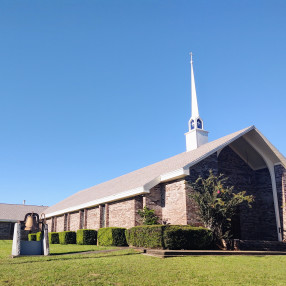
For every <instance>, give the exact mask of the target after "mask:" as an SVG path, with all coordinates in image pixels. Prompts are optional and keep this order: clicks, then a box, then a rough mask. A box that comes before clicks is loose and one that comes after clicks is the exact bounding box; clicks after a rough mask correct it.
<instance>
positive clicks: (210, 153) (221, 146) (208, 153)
mask: <svg viewBox="0 0 286 286" xmlns="http://www.w3.org/2000/svg"><path fill="white" fill-rule="evenodd" d="M253 129H255V126H254V125H252V126H250V127H249V128H247V129H246V130H245V131H243V132H241V133H239V134H238V135H236V136H235V137H233V138H232V139H229V140H228V141H226V142H225V143H223V144H221V145H219V146H218V147H216V148H214V149H212V150H210V151H209V152H207V153H205V154H204V155H203V156H201V157H199V158H198V159H196V160H194V161H193V162H191V163H189V164H187V165H185V166H184V167H183V168H184V169H187V168H190V167H192V166H194V165H195V164H197V163H199V162H200V161H202V160H204V159H205V158H207V157H209V156H210V155H212V154H214V153H216V152H217V151H218V150H220V149H223V148H224V147H226V146H228V145H229V144H230V143H232V142H234V141H235V140H236V139H238V138H239V137H242V136H243V135H245V134H246V133H248V132H249V131H251V130H253Z"/></svg>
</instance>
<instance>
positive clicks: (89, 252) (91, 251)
mask: <svg viewBox="0 0 286 286" xmlns="http://www.w3.org/2000/svg"><path fill="white" fill-rule="evenodd" d="M126 249H129V247H118V248H115V249H106V250H90V251H78V252H69V253H52V254H51V255H74V254H97V253H107V252H115V251H120V250H126Z"/></svg>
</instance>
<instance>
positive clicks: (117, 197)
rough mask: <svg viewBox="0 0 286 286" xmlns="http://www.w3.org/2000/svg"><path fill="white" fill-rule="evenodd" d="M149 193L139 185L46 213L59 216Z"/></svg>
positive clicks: (47, 215)
mask: <svg viewBox="0 0 286 286" xmlns="http://www.w3.org/2000/svg"><path fill="white" fill-rule="evenodd" d="M146 193H148V191H146V190H145V189H144V188H143V187H139V188H136V189H132V190H128V191H125V192H121V193H118V194H116V195H111V196H107V197H104V198H101V199H98V200H94V201H90V202H87V203H84V204H80V205H76V206H72V207H69V208H66V209H63V210H60V211H55V212H52V213H49V214H46V218H50V217H52V216H58V215H62V214H64V213H69V212H73V211H78V210H80V209H84V208H90V207H94V206H97V205H100V204H104V203H109V202H113V201H117V200H120V199H126V198H130V197H133V196H137V195H141V194H146Z"/></svg>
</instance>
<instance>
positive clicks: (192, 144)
mask: <svg viewBox="0 0 286 286" xmlns="http://www.w3.org/2000/svg"><path fill="white" fill-rule="evenodd" d="M190 56H191V62H190V63H191V96H192V115H191V118H190V120H189V132H187V133H186V134H185V135H186V146H187V151H191V150H194V149H197V148H198V147H200V146H201V145H203V144H205V143H207V142H208V132H207V131H205V130H204V129H203V127H204V124H203V120H202V119H201V118H200V115H199V107H198V99H197V92H196V84H195V76H194V68H193V54H192V53H190Z"/></svg>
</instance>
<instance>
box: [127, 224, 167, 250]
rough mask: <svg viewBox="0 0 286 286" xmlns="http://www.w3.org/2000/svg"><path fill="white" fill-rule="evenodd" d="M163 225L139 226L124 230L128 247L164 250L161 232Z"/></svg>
mask: <svg viewBox="0 0 286 286" xmlns="http://www.w3.org/2000/svg"><path fill="white" fill-rule="evenodd" d="M165 227H166V226H165V225H141V226H135V227H132V228H130V229H127V230H126V239H127V243H128V245H129V246H137V247H148V248H160V249H162V248H164V242H163V230H164V228H165Z"/></svg>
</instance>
